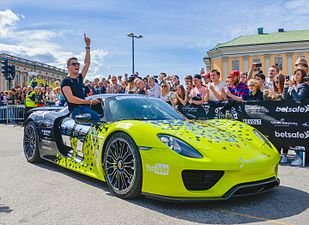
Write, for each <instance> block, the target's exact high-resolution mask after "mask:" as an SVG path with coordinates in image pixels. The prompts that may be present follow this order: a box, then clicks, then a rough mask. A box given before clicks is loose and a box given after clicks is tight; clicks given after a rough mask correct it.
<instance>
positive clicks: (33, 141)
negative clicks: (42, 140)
mask: <svg viewBox="0 0 309 225" xmlns="http://www.w3.org/2000/svg"><path fill="white" fill-rule="evenodd" d="M38 142H39V135H38V133H37V131H36V129H35V125H34V123H33V122H32V121H30V122H29V123H27V124H26V126H25V128H24V140H23V144H24V153H25V157H26V159H27V161H28V162H31V163H36V162H40V161H41V157H40V153H39V147H38Z"/></svg>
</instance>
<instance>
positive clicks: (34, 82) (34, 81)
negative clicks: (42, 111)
mask: <svg viewBox="0 0 309 225" xmlns="http://www.w3.org/2000/svg"><path fill="white" fill-rule="evenodd" d="M30 86H31V87H32V88H35V87H36V86H38V82H37V80H36V78H35V77H33V79H32V80H31V81H30Z"/></svg>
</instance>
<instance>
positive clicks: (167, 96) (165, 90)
mask: <svg viewBox="0 0 309 225" xmlns="http://www.w3.org/2000/svg"><path fill="white" fill-rule="evenodd" d="M171 94H172V92H171V90H170V85H169V84H168V83H167V82H166V81H163V82H162V83H161V94H160V99H162V100H163V101H165V102H167V103H168V104H170V105H172V101H171Z"/></svg>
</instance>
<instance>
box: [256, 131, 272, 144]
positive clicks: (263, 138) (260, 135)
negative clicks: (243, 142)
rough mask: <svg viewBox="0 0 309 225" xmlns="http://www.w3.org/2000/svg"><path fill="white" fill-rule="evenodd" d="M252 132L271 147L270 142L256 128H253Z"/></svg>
mask: <svg viewBox="0 0 309 225" xmlns="http://www.w3.org/2000/svg"><path fill="white" fill-rule="evenodd" d="M253 133H254V134H255V135H256V136H257V137H258V138H260V139H261V140H262V141H263V142H264V143H265V144H267V145H268V146H269V147H270V148H273V147H272V145H271V143H270V142H269V141H268V140H267V139H266V138H265V137H264V135H262V134H261V133H260V132H259V131H258V130H255V129H254V130H253Z"/></svg>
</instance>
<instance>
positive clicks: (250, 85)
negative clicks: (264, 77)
mask: <svg viewBox="0 0 309 225" xmlns="http://www.w3.org/2000/svg"><path fill="white" fill-rule="evenodd" d="M248 86H249V87H257V86H256V85H254V84H249V85H248Z"/></svg>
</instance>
